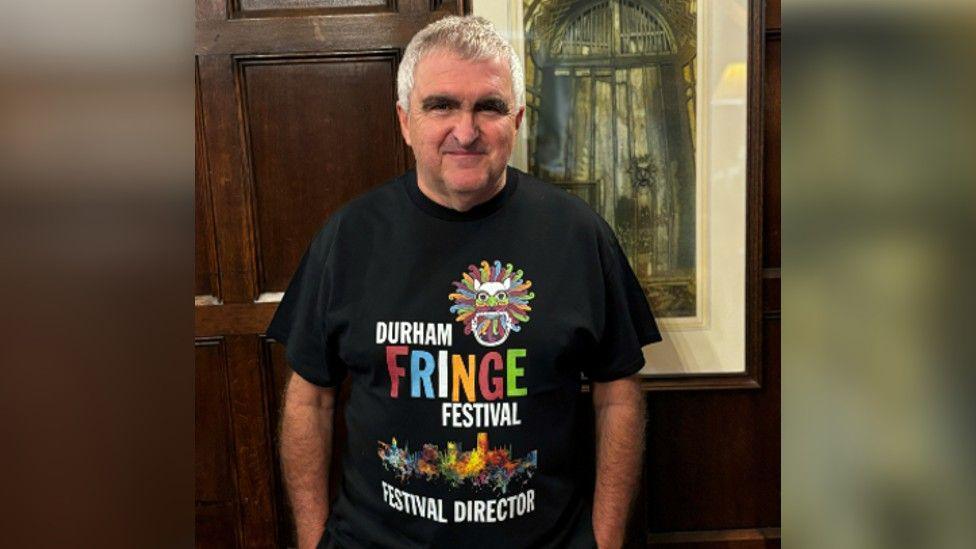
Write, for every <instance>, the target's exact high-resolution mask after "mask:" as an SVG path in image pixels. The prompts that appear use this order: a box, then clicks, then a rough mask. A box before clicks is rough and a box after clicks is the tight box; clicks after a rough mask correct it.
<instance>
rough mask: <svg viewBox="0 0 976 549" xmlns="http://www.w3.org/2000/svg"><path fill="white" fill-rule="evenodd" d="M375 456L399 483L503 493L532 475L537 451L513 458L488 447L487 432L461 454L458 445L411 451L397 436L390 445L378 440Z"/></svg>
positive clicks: (509, 451)
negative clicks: (437, 483)
mask: <svg viewBox="0 0 976 549" xmlns="http://www.w3.org/2000/svg"><path fill="white" fill-rule="evenodd" d="M377 444H378V447H377V452H376V453H377V455H378V456H379V458H380V460H381V461H382V463H383V467H384V468H385V469H387V470H388V471H392V472H393V473H394V474H395V475H396V477H397V479H398V480H399V481H400V483H401V484H405V483H407V482H409V481H410V480H411V479H413V478H418V479H424V480H426V481H428V482H434V481H437V480H441V481H444V482H447V483H448V484H449V485H450V486H451V487H452V488H457V487H459V486H461V485H463V484H466V483H470V484H471V485H472V486H474V487H475V488H489V489H491V490H492V491H493V492H498V493H501V494H505V493H506V492H507V491H508V488H509V485H510V484H512V483H513V482H517V483H519V484H524V483H525V482H526V481H527V480H528V479H530V478H532V475H533V474H535V471H536V465H537V461H538V451H537V450H532V451H531V452H529V453H528V454H526V455H525V457H523V458H521V459H512V458H511V455H512V449H511V446H509V447H502V448H499V447H496V448H489V446H488V433H484V432H480V433H478V437H477V442H476V444H475V447H474V448H473V449H472V450H468V451H462V448H461V446H460V445H458V443H457V442H453V441H451V442H448V443H447V447H446V448H445V449H444V450H443V451H442V450H441V449H440V448H439V447H438V446H437V445H435V444H424V445H423V447H422V448H421V449H420V450H418V451H416V452H410V448H409V444H408V445H407V446H406V447H403V448H401V447H400V446H399V445H398V443H397V439H396V437H393V438H392V440H391V441H390V442H389V443H386V442H383V441H377Z"/></svg>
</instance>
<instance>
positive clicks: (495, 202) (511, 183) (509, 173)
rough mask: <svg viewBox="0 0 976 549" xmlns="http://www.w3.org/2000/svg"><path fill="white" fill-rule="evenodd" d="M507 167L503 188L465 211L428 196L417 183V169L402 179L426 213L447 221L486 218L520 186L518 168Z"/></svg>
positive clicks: (499, 207) (503, 203)
mask: <svg viewBox="0 0 976 549" xmlns="http://www.w3.org/2000/svg"><path fill="white" fill-rule="evenodd" d="M505 169H506V175H505V186H504V187H502V190H500V191H498V193H497V194H495V196H493V197H491V198H489V199H488V200H486V201H485V202H482V203H481V204H478V205H477V206H475V207H473V208H471V209H469V210H468V211H465V212H461V211H458V210H455V209H453V208H448V207H447V206H442V205H440V204H438V203H437V202H434V201H433V200H431V199H430V198H428V197H427V195H425V194H424V193H423V191H421V190H420V187H419V186H418V185H417V172H416V171H415V170H410V171H408V172H407V173H406V174H404V176H403V178H402V180H403V186H404V188H405V189H406V191H407V194H408V195H409V196H410V200H412V201H413V203H414V204H416V205H417V207H418V208H420V209H421V210H423V211H424V212H425V213H427V214H429V215H432V216H434V217H437V218H439V219H444V220H446V221H475V220H478V219H484V218H485V217H488V216H489V215H491V214H493V213H495V212H497V211H498V210H500V209H501V208H502V207H503V206H504V205H505V203H506V202H508V199H509V198H511V196H512V195H513V194H515V190H516V188H518V170H516V169H515V168H512V167H511V166H507V167H506V168H505Z"/></svg>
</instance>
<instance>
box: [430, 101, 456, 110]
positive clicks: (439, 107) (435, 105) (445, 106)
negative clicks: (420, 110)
mask: <svg viewBox="0 0 976 549" xmlns="http://www.w3.org/2000/svg"><path fill="white" fill-rule="evenodd" d="M450 108H451V105H449V104H447V103H433V104H431V105H428V106H427V110H429V111H446V110H448V109H450Z"/></svg>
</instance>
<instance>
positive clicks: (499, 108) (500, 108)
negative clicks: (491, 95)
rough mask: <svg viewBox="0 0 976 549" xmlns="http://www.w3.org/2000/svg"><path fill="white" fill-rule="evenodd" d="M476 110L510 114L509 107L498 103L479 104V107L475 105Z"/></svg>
mask: <svg viewBox="0 0 976 549" xmlns="http://www.w3.org/2000/svg"><path fill="white" fill-rule="evenodd" d="M475 110H478V111H482V112H490V113H495V114H508V107H506V106H505V105H501V104H497V103H488V104H485V105H478V106H477V107H475Z"/></svg>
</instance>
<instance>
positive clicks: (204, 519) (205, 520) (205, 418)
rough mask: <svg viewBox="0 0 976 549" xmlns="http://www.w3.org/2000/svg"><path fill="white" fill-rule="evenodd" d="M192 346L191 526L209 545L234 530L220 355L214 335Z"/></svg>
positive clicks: (232, 543) (229, 542) (224, 541)
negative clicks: (193, 514)
mask: <svg viewBox="0 0 976 549" xmlns="http://www.w3.org/2000/svg"><path fill="white" fill-rule="evenodd" d="M195 350H196V356H195V366H194V367H195V370H196V376H195V389H196V393H195V395H196V398H195V401H196V402H195V416H196V430H195V437H194V440H195V470H196V478H195V481H196V482H195V500H196V511H197V512H196V515H197V519H196V529H197V531H198V532H200V533H202V534H203V536H202V539H205V540H207V542H208V543H209V544H210V546H213V547H218V546H223V547H236V546H237V545H238V540H239V537H240V532H239V531H238V529H237V491H236V488H235V478H234V476H235V475H234V473H235V468H234V456H233V455H231V450H232V449H233V447H234V445H233V439H232V433H231V415H230V401H229V395H228V388H227V361H226V356H225V354H224V347H223V345H222V342H221V340H220V339H213V340H201V341H198V342H197V344H196V348H195Z"/></svg>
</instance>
